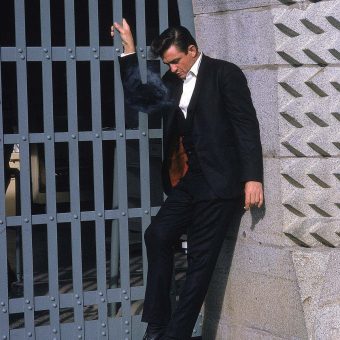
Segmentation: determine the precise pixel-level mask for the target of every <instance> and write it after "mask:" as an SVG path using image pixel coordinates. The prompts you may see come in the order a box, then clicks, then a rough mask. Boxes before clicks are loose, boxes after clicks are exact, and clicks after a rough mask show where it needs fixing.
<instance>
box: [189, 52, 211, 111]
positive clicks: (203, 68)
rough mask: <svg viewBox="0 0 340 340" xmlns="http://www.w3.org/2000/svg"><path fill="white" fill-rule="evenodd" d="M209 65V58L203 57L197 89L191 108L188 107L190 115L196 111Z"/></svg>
mask: <svg viewBox="0 0 340 340" xmlns="http://www.w3.org/2000/svg"><path fill="white" fill-rule="evenodd" d="M207 64H208V60H207V57H206V56H205V55H203V56H202V61H201V65H200V67H199V69H198V74H197V79H196V84H195V89H194V92H193V94H192V97H191V100H190V103H189V106H188V115H189V114H190V113H191V112H192V111H195V107H196V104H197V100H198V98H199V93H200V91H201V89H202V87H203V83H204V79H206V76H207V72H208V65H207Z"/></svg>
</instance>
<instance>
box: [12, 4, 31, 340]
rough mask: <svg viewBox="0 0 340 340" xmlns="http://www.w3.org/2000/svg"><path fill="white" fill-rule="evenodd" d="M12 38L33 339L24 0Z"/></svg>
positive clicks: (26, 288) (28, 316) (26, 312)
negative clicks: (15, 60) (13, 38)
mask: <svg viewBox="0 0 340 340" xmlns="http://www.w3.org/2000/svg"><path fill="white" fill-rule="evenodd" d="M14 7H15V38H16V44H17V51H18V55H17V92H18V112H19V117H18V121H19V134H20V136H21V142H20V192H21V195H20V199H21V219H22V249H23V270H24V305H23V309H24V318H25V333H26V335H27V336H28V337H30V338H32V339H35V329H34V286H33V251H32V223H31V186H30V183H31V176H30V150H29V149H30V148H29V130H28V109H27V106H28V105H27V104H28V100H27V99H28V98H27V65H26V32H25V2H24V0H15V6H14Z"/></svg>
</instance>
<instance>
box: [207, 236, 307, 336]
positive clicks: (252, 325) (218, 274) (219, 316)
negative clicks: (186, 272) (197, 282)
mask: <svg viewBox="0 0 340 340" xmlns="http://www.w3.org/2000/svg"><path fill="white" fill-rule="evenodd" d="M228 247H229V244H228V242H225V244H224V248H223V249H222V252H221V255H220V258H219V261H218V264H217V267H216V270H215V274H214V277H213V279H212V282H211V285H210V288H209V293H208V296H207V299H206V304H205V320H206V326H205V327H206V329H207V330H209V329H210V333H209V334H207V333H206V331H204V332H205V334H206V338H207V339H215V335H216V332H217V331H216V329H214V326H216V325H211V326H210V325H209V322H210V321H209V320H220V321H219V322H220V323H221V325H222V326H221V327H223V328H225V325H227V326H228V327H235V328H234V330H233V332H232V336H230V334H225V335H224V337H223V338H221V339H247V338H249V339H250V337H248V336H247V337H243V335H242V337H241V336H240V334H246V333H245V332H246V330H247V332H248V334H251V333H249V332H250V330H251V329H253V330H254V334H256V332H257V331H260V332H263V334H262V335H264V334H267V335H268V336H270V335H274V336H276V335H277V336H278V338H280V337H281V338H283V339H307V330H306V325H305V320H304V314H303V308H302V304H301V300H300V292H299V287H298V285H297V282H296V274H295V270H294V266H293V261H292V258H291V252H290V250H289V249H287V248H279V247H269V246H264V245H259V244H258V243H252V242H246V241H244V240H242V239H240V240H238V242H237V244H236V248H235V253H234V256H233V260H232V264H231V268H230V272H229V268H228V266H227V265H226V263H228V262H229V261H230V259H229V258H228V257H230V254H229V253H228V251H225V249H226V248H227V249H228ZM225 256H227V257H225ZM228 272H229V277H228ZM222 320H223V321H222ZM237 329H238V330H239V333H237ZM227 330H228V328H227ZM260 339H261V338H260Z"/></svg>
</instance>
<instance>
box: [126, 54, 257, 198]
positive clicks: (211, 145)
mask: <svg viewBox="0 0 340 340" xmlns="http://www.w3.org/2000/svg"><path fill="white" fill-rule="evenodd" d="M120 70H121V77H122V82H123V87H124V92H125V97H126V100H127V102H128V103H129V104H130V105H133V106H135V107H136V108H138V109H139V110H141V111H143V112H147V113H153V112H161V113H162V114H163V119H164V124H163V126H164V130H163V134H164V136H163V150H164V155H163V157H164V158H163V159H164V160H163V169H162V175H163V186H164V191H165V192H166V193H167V194H168V193H169V192H170V190H171V185H170V179H169V172H168V169H169V167H170V164H169V160H170V159H171V152H172V149H173V145H175V144H176V141H177V140H178V135H177V131H176V126H177V118H176V117H177V114H176V110H177V109H178V103H179V100H180V96H181V93H182V84H183V82H182V80H181V79H179V78H178V77H177V76H176V75H174V74H172V73H171V72H169V71H168V72H167V73H166V74H165V75H164V77H163V79H162V81H160V80H158V79H157V78H155V76H154V75H152V76H150V77H149V80H148V83H147V84H142V82H141V79H140V72H139V67H138V59H137V56H136V54H133V55H129V56H126V57H123V58H120ZM189 114H193V115H194V118H193V119H194V121H193V140H194V143H195V150H196V153H197V156H198V158H199V161H200V165H201V168H202V172H203V174H204V175H205V177H206V179H207V181H208V183H209V185H210V186H211V188H212V190H213V191H214V193H215V194H216V195H217V196H219V197H220V198H223V199H228V198H232V197H236V196H238V195H240V194H242V193H243V188H244V182H246V181H250V180H254V181H260V182H262V181H263V164H262V148H261V142H260V132H259V124H258V120H257V118H256V112H255V109H254V106H253V104H252V100H251V96H250V91H249V88H248V85H247V80H246V78H245V76H244V74H243V72H242V71H241V69H240V68H239V67H237V66H236V65H234V64H232V63H229V62H226V61H223V60H218V59H213V58H209V57H207V56H205V55H203V58H202V61H201V65H200V68H199V71H198V75H197V80H196V85H195V89H194V92H193V95H192V98H191V101H190V104H189V107H188V115H189Z"/></svg>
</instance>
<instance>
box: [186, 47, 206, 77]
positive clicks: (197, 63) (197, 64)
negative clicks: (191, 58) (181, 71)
mask: <svg viewBox="0 0 340 340" xmlns="http://www.w3.org/2000/svg"><path fill="white" fill-rule="evenodd" d="M202 55H203V53H202V52H201V53H200V56H199V57H198V58H197V60H196V61H195V63H194V65H192V66H191V69H190V71H189V73H188V74H192V75H194V76H195V77H197V74H198V70H199V68H200V65H201V61H202Z"/></svg>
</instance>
